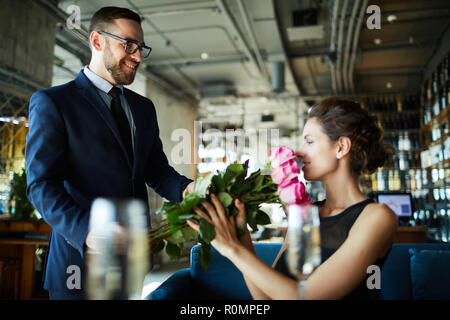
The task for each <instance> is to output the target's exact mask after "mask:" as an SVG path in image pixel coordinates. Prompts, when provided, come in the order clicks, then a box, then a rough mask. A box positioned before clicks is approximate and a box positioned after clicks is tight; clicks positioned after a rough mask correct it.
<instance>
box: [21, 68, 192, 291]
mask: <svg viewBox="0 0 450 320" xmlns="http://www.w3.org/2000/svg"><path fill="white" fill-rule="evenodd" d="M124 94H125V97H126V99H127V101H128V104H129V106H130V108H131V112H132V114H133V119H134V122H135V126H136V133H135V141H134V142H135V145H134V161H133V163H132V162H131V161H130V159H129V157H128V156H127V152H126V150H125V147H124V145H123V144H122V142H121V139H120V134H119V131H118V129H117V127H116V124H115V122H114V119H113V117H112V114H111V112H110V110H109V109H108V107H107V106H106V104H105V102H104V101H103V100H102V99H101V97H100V95H99V94H98V92H97V91H96V88H95V87H94V85H93V84H92V83H91V82H90V81H89V80H88V78H87V77H86V76H85V74H84V73H83V71H81V72H80V73H79V74H78V76H77V77H76V79H75V80H74V81H71V82H69V83H67V84H64V85H61V86H56V87H52V88H48V89H44V90H41V91H38V92H35V93H34V94H33V95H32V97H31V100H30V110H29V133H28V136H27V144H26V169H27V184H28V187H27V196H28V198H29V200H30V201H31V203H32V204H33V205H34V206H35V207H36V209H37V210H38V211H39V213H40V214H41V215H42V216H43V219H44V220H45V221H46V222H47V223H48V224H49V225H50V226H51V227H52V234H51V237H50V243H49V248H48V257H47V259H46V260H47V261H46V270H45V281H44V288H45V289H47V290H48V291H49V292H50V297H51V298H57V299H82V298H85V291H84V288H83V286H84V281H85V279H84V277H85V261H84V260H85V259H84V258H85V252H84V242H85V240H86V236H87V233H88V228H89V210H90V206H91V203H92V202H93V200H94V199H95V198H97V197H106V198H129V197H133V198H139V199H142V200H143V201H144V202H145V203H148V198H147V189H146V184H147V185H149V186H150V187H152V188H153V189H154V190H155V191H156V192H157V193H158V194H160V195H161V196H163V197H165V198H167V199H169V200H172V201H180V200H181V193H182V190H184V188H185V187H186V186H187V184H188V183H189V182H190V181H192V180H190V179H188V178H186V177H184V176H182V175H180V174H178V173H177V172H176V171H175V170H174V169H173V168H172V167H171V166H170V165H169V163H168V160H167V157H166V155H165V154H164V152H163V146H162V143H161V140H160V138H159V128H158V123H157V119H156V112H155V107H154V105H153V103H152V102H151V101H150V100H149V99H147V98H145V97H143V96H141V95H139V94H136V93H134V92H133V91H131V90H128V89H124ZM148 221H149V219H148ZM70 265H76V266H79V267H80V269H81V271H82V272H81V273H82V276H83V278H82V281H81V283H82V288H81V289H80V290H77V289H73V290H70V289H68V287H67V283H66V282H67V279H68V277H69V276H71V275H72V273H67V268H68V267H69V266H70Z"/></svg>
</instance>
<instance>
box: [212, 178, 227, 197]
mask: <svg viewBox="0 0 450 320" xmlns="http://www.w3.org/2000/svg"><path fill="white" fill-rule="evenodd" d="M211 183H212V184H213V185H214V187H215V192H217V193H218V192H221V191H224V190H225V183H224V182H223V176H222V175H221V174H219V175H216V176H214V177H213V178H212V180H211Z"/></svg>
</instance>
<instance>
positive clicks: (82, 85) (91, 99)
mask: <svg viewBox="0 0 450 320" xmlns="http://www.w3.org/2000/svg"><path fill="white" fill-rule="evenodd" d="M75 82H76V83H77V86H78V89H79V90H80V93H81V94H80V95H81V96H82V97H83V98H84V99H85V100H86V102H88V103H89V104H90V105H91V106H92V107H93V108H94V109H95V110H97V112H98V113H99V114H100V116H101V118H102V119H103V120H104V121H105V122H106V124H107V126H108V127H109V129H110V130H111V131H112V133H113V136H114V137H115V138H116V140H117V142H118V143H119V145H120V147H121V149H122V151H123V153H124V155H125V157H126V159H127V163H128V166H129V169H130V170H132V168H133V164H132V163H131V161H130V159H129V157H128V154H127V151H126V149H125V146H124V145H123V143H122V138H121V137H120V133H119V130H118V129H117V125H116V122H115V120H114V118H113V117H112V114H111V112H110V111H109V110H108V107H107V106H106V105H105V102H104V101H103V100H102V98H101V97H100V95H99V94H98V92H97V91H96V89H95V87H94V86H93V85H92V83H91V82H90V81H89V79H88V78H87V77H86V76H85V75H84V72H83V70H81V71H80V73H79V74H78V76H77V77H76V79H75ZM133 117H134V118H136V117H135V116H134V115H133ZM136 128H137V126H136ZM136 131H137V129H136Z"/></svg>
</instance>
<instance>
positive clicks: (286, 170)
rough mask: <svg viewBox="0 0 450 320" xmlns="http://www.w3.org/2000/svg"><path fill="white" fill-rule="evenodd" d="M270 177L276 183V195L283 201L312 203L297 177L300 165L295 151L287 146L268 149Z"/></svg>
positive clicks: (288, 202) (287, 202)
mask: <svg viewBox="0 0 450 320" xmlns="http://www.w3.org/2000/svg"><path fill="white" fill-rule="evenodd" d="M269 157H270V164H271V167H272V173H271V177H272V180H273V182H274V183H275V184H277V185H278V195H279V196H280V199H281V201H282V202H283V203H285V204H287V205H290V204H312V200H311V199H310V197H309V194H308V193H306V190H305V185H304V183H303V182H301V181H300V180H299V179H298V175H299V174H300V166H299V165H298V163H297V161H296V159H297V156H296V155H295V153H294V152H293V151H292V150H291V149H289V148H287V147H279V148H272V149H271V150H270V154H269Z"/></svg>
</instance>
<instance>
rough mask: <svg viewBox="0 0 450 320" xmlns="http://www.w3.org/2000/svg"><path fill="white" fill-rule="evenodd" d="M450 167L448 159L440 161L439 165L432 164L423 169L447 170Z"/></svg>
mask: <svg viewBox="0 0 450 320" xmlns="http://www.w3.org/2000/svg"><path fill="white" fill-rule="evenodd" d="M449 167H450V159H447V160H444V161H441V162H439V163H435V164H432V165H431V166H428V167H426V168H424V169H448V168H449Z"/></svg>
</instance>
